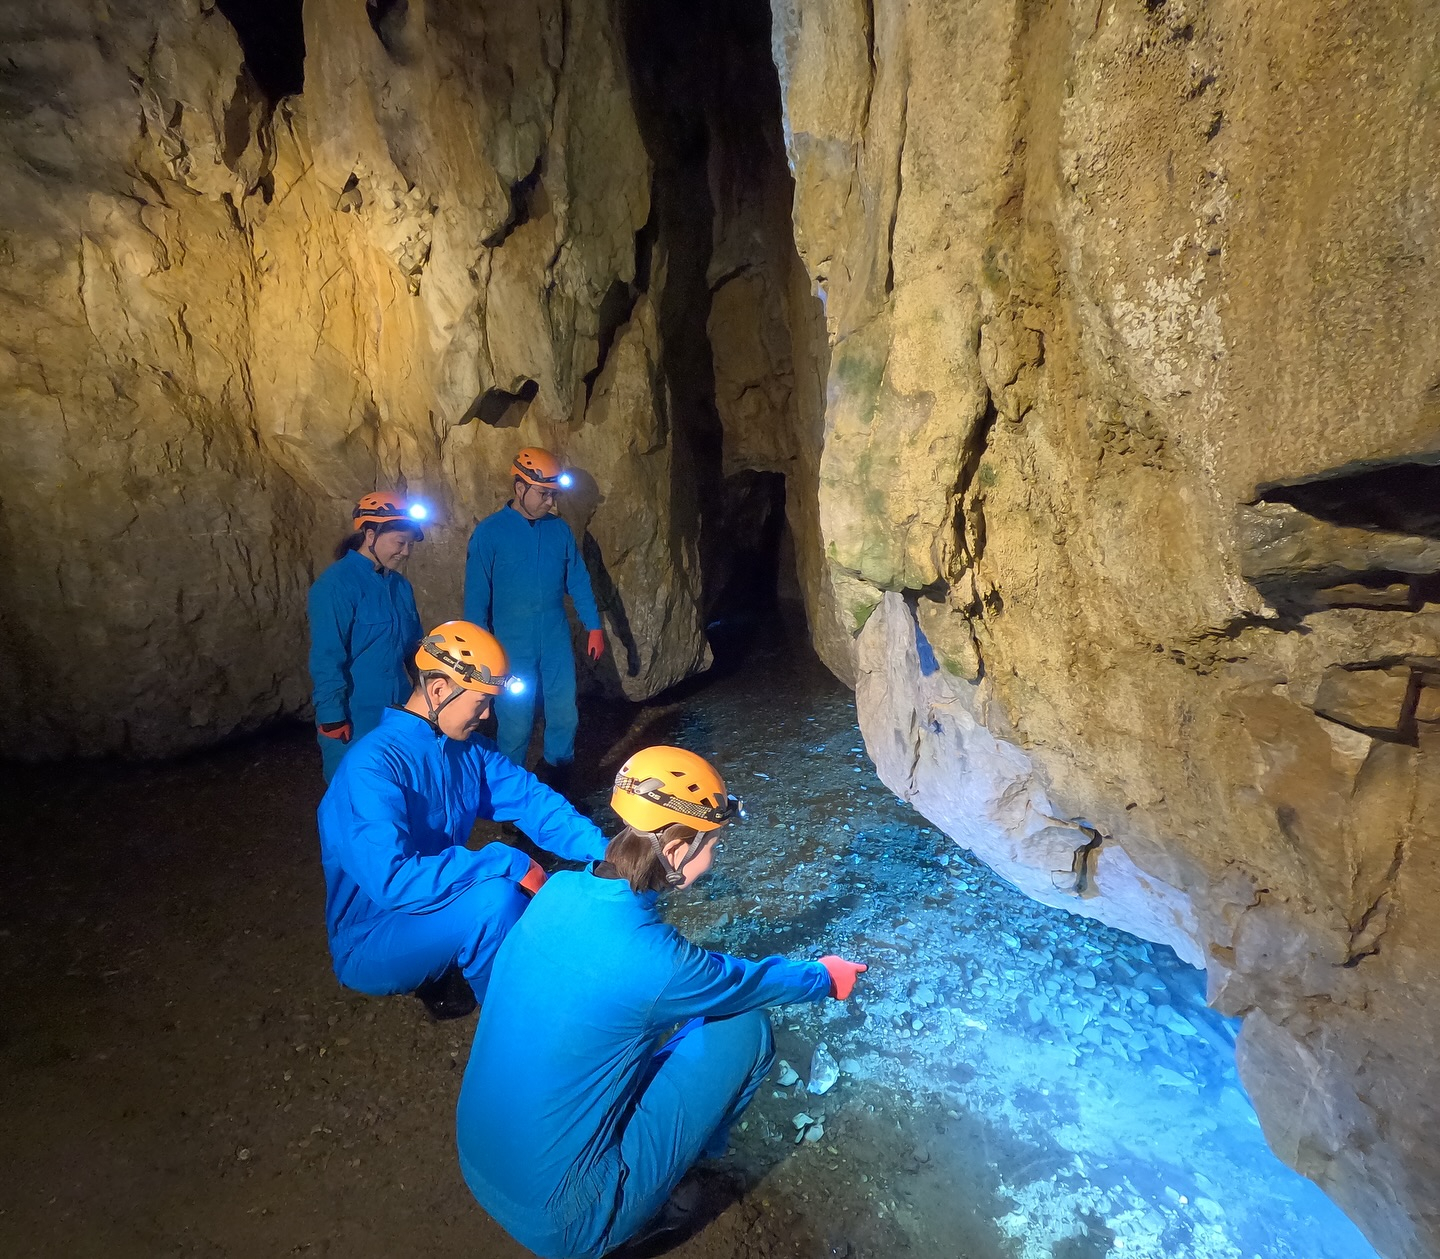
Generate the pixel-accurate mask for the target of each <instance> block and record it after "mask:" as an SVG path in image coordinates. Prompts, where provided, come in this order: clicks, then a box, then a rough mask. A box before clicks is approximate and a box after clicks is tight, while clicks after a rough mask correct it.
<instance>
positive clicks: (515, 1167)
mask: <svg viewBox="0 0 1440 1259" xmlns="http://www.w3.org/2000/svg"><path fill="white" fill-rule="evenodd" d="M611 806H612V807H613V808H614V810H615V812H616V813H617V814H619V816H620V818H621V819H622V820H623V821H624V822H626V823H627V825H626V827H625V829H624V830H622V831H621V832H620V833H619V834H618V835H616V836H615V838H614V839H612V840H611V841H610V844H609V846H608V848H607V849H606V852H605V860H604V861H601V862H599V863H598V864H595V865H593V866H591V867H589V868H588V869H586V870H583V871H572V872H565V873H558V874H555V875H553V876H552V877H551V878H550V880H549V881H548V882H547V883H546V885H545V886H544V888H542V889H541V891H540V892H539V894H537V895H536V897H535V900H534V902H533V903H532V904H531V906H530V908H529V909H528V910H527V911H526V913H525V916H524V917H523V918H522V919H521V920H520V922H519V923H518V924H517V925H516V927H515V929H514V931H512V932H511V933H510V935H509V937H508V938H507V939H506V941H505V943H504V945H503V946H502V947H501V949H500V951H499V953H498V955H497V956H496V959H495V967H494V971H493V973H492V976H491V980H490V990H489V995H488V996H487V998H486V1003H485V1006H484V1008H483V1009H482V1011H481V1013H480V1022H479V1025H478V1026H477V1028H476V1031H475V1042H474V1045H473V1046H472V1048H471V1051H470V1062H469V1066H468V1067H467V1069H466V1071H465V1080H464V1084H463V1086H462V1088H461V1092H460V1102H459V1107H458V1110H457V1139H458V1145H459V1154H460V1168H461V1172H462V1174H463V1175H464V1177H465V1182H466V1184H468V1185H469V1186H470V1190H471V1192H472V1193H473V1194H474V1195H475V1197H476V1199H477V1200H478V1201H479V1203H480V1205H481V1206H483V1207H484V1208H485V1210H486V1211H487V1212H489V1214H490V1215H491V1216H492V1217H493V1218H494V1219H495V1220H496V1221H497V1222H498V1223H499V1224H501V1225H502V1226H503V1227H504V1228H505V1229H507V1230H508V1231H509V1232H510V1234H511V1235H512V1236H513V1237H514V1238H515V1239H516V1240H517V1241H519V1242H520V1243H521V1244H522V1245H524V1246H527V1247H529V1248H530V1249H531V1250H533V1251H534V1252H535V1253H536V1254H538V1255H541V1256H544V1257H545V1259H587V1257H593V1256H600V1255H604V1254H606V1253H607V1252H609V1251H611V1250H613V1249H614V1248H615V1247H617V1246H620V1245H621V1244H622V1243H625V1242H626V1241H627V1239H632V1238H633V1237H634V1235H635V1234H636V1233H637V1231H638V1230H640V1229H641V1227H642V1226H643V1225H645V1224H646V1222H647V1221H649V1220H651V1219H652V1217H654V1216H655V1215H656V1213H657V1212H658V1211H659V1210H660V1208H661V1207H662V1206H664V1204H665V1203H666V1199H667V1197H668V1196H669V1194H670V1192H671V1190H672V1189H674V1188H675V1186H676V1184H677V1183H678V1182H679V1181H680V1179H681V1177H682V1176H684V1174H685V1172H686V1171H687V1170H688V1169H689V1168H690V1166H691V1165H692V1164H693V1163H694V1162H695V1161H696V1160H697V1159H699V1158H702V1157H718V1156H719V1155H721V1154H723V1153H724V1151H725V1148H726V1143H727V1139H728V1136H729V1132H730V1128H731V1126H732V1125H733V1124H734V1123H735V1121H736V1120H737V1119H738V1118H739V1116H740V1114H741V1112H742V1111H743V1110H744V1109H745V1107H746V1106H747V1105H748V1104H749V1102H750V1099H751V1097H753V1096H754V1094H755V1090H756V1089H757V1088H758V1087H759V1086H760V1082H761V1081H762V1080H763V1079H764V1078H765V1075H766V1074H767V1073H768V1072H769V1070H770V1066H771V1063H772V1062H773V1060H774V1053H775V1047H774V1040H773V1038H772V1036H771V1030H770V1020H769V1017H768V1016H767V1015H766V1014H765V1013H764V1010H765V1008H766V1007H768V1006H774V1005H784V1004H787V1003H789V1002H797V1001H815V1000H819V999H820V998H822V997H838V998H841V999H844V998H845V997H848V996H849V995H850V991H851V989H852V987H853V986H854V983H855V975H856V974H857V972H859V971H863V970H864V969H865V967H864V966H861V965H858V964H856V963H852V962H847V961H844V960H843V959H841V958H838V957H826V958H822V959H821V960H820V961H818V962H792V961H787V960H785V959H784V958H779V957H770V958H766V959H765V960H764V961H761V962H750V961H744V960H742V959H740V958H735V957H728V956H726V955H725V954H722V953H711V952H708V951H707V950H705V949H702V948H699V947H698V946H696V945H694V944H692V943H690V941H688V940H687V939H685V937H684V936H682V935H681V934H680V933H679V932H678V931H676V930H675V929H674V928H673V927H670V926H667V925H666V924H665V923H664V922H663V921H662V920H661V918H660V914H659V911H658V910H657V908H656V900H657V897H658V895H659V893H660V892H661V891H663V890H666V889H673V888H686V887H689V886H690V885H691V884H693V883H694V882H695V880H696V879H698V878H699V877H700V876H701V875H702V874H704V873H705V872H706V871H707V870H709V869H710V867H711V865H712V863H713V862H714V861H715V859H716V850H717V848H718V846H719V845H718V843H717V840H718V836H719V832H720V828H721V827H722V826H723V825H724V824H725V823H726V822H727V821H728V820H729V819H730V818H732V817H734V816H735V815H736V813H737V810H738V806H737V802H736V801H734V800H733V799H732V798H731V797H729V796H728V795H727V794H726V790H725V783H724V781H723V780H722V779H721V777H720V775H719V774H718V773H717V772H716V771H715V769H714V768H713V767H712V766H711V765H710V764H709V763H708V762H706V761H705V760H703V759H702V758H701V757H699V756H696V755H695V754H694V753H693V752H688V751H685V750H684V749H682V748H674V747H652V748H647V749H645V750H644V751H642V752H637V753H636V754H635V755H634V756H633V757H631V758H630V760H629V761H627V762H626V763H625V765H624V766H623V767H622V768H621V770H620V773H619V775H618V776H617V777H616V779H615V790H614V794H613V796H612V797H611ZM677 1023H681V1024H683V1026H681V1027H680V1029H679V1031H677V1032H676V1033H675V1034H674V1035H673V1036H671V1037H670V1039H669V1040H667V1041H666V1042H665V1043H664V1044H663V1045H658V1039H659V1037H660V1036H661V1035H662V1034H664V1033H665V1032H667V1031H668V1030H669V1029H671V1028H673V1027H674V1026H675V1025H676V1024H677ZM651 1231H653V1225H652V1227H651V1228H647V1229H646V1230H645V1234H646V1236H648V1235H649V1234H650V1232H651Z"/></svg>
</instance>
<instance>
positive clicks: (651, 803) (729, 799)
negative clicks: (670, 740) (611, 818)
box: [610, 744, 744, 834]
mask: <svg viewBox="0 0 1440 1259" xmlns="http://www.w3.org/2000/svg"><path fill="white" fill-rule="evenodd" d="M610 807H611V808H612V809H614V810H615V812H616V813H618V814H619V815H620V816H621V818H623V819H624V820H625V821H626V822H628V823H629V824H630V825H631V826H633V827H634V828H635V829H636V830H637V831H646V832H649V833H651V834H653V833H655V832H656V831H661V830H664V829H665V827H667V826H674V825H676V824H678V825H681V826H688V827H690V828H691V829H692V830H695V831H698V832H701V833H703V832H705V831H713V830H717V829H718V828H720V827H721V826H723V825H724V824H725V823H726V822H728V821H729V820H730V819H731V818H733V817H743V816H744V807H743V805H742V804H741V802H740V801H739V800H737V799H736V798H735V797H734V796H732V795H729V794H728V793H727V792H726V790H725V780H724V779H723V778H721V777H720V775H719V774H718V773H717V772H716V770H715V767H714V766H713V765H711V764H710V762H709V761H707V760H706V759H705V758H704V757H703V756H696V755H695V753H694V752H687V751H686V750H685V749H684V748H672V747H666V746H664V745H663V744H662V745H657V746H656V747H650V748H645V749H644V750H643V751H640V752H636V753H635V755H634V756H632V757H630V759H629V760H627V761H626V762H625V764H624V765H622V766H621V767H620V772H619V773H618V774H616V775H615V790H614V792H613V794H612V795H611V796H610Z"/></svg>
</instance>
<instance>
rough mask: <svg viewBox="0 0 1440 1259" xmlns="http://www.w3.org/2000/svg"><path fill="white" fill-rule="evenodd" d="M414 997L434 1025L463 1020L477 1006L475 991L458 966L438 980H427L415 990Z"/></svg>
mask: <svg viewBox="0 0 1440 1259" xmlns="http://www.w3.org/2000/svg"><path fill="white" fill-rule="evenodd" d="M415 995H416V996H417V997H419V998H420V1004H421V1005H423V1006H424V1007H425V1010H426V1013H428V1014H429V1015H430V1017H431V1019H432V1020H434V1021H435V1022H436V1023H443V1022H445V1021H446V1020H447V1019H463V1018H464V1017H465V1016H466V1015H467V1014H472V1013H474V1011H475V1007H476V1006H477V1005H478V1004H479V1002H477V1001H476V1000H475V990H474V989H473V988H472V987H470V981H469V980H467V979H466V978H465V976H464V975H462V974H461V973H460V968H459V967H458V966H452V967H451V968H450V969H449V970H447V971H446V972H445V973H444V974H443V975H441V976H440V977H439V978H438V979H427V980H426V981H425V982H424V983H423V984H421V985H420V987H418V988H417V989H415Z"/></svg>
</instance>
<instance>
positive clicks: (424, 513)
mask: <svg viewBox="0 0 1440 1259" xmlns="http://www.w3.org/2000/svg"><path fill="white" fill-rule="evenodd" d="M429 515H430V509H429V508H428V507H426V506H425V504H424V503H411V504H410V519H411V520H424V519H426V518H427V517H428V516H429Z"/></svg>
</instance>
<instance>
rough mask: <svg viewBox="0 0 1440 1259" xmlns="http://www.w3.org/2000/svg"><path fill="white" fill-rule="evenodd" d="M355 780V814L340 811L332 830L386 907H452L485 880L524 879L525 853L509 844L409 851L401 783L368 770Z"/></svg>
mask: <svg viewBox="0 0 1440 1259" xmlns="http://www.w3.org/2000/svg"><path fill="white" fill-rule="evenodd" d="M349 784H350V797H349V800H348V801H346V803H347V804H348V805H349V808H348V810H346V811H347V812H348V813H349V816H348V817H346V816H345V815H344V814H343V813H341V814H339V815H338V816H337V817H336V818H335V823H336V825H335V827H334V830H333V831H332V834H335V832H338V833H339V834H338V836H337V842H336V844H335V849H334V851H335V855H336V857H337V859H338V861H339V864H340V866H341V867H342V868H343V869H344V870H345V872H346V873H347V874H348V875H349V876H350V877H351V878H352V879H354V880H355V882H356V883H357V884H358V885H359V887H360V890H361V891H362V892H364V893H365V895H366V896H368V897H369V898H370V899H371V900H372V901H374V902H375V904H376V905H378V906H379V907H380V908H381V909H388V910H394V911H396V912H398V913H403V914H420V913H424V912H425V911H426V910H433V909H439V908H440V907H442V906H444V905H448V904H449V903H450V902H451V901H452V900H454V899H455V897H456V896H458V895H459V894H460V893H461V892H463V891H464V890H465V889H466V888H468V887H469V886H470V885H471V884H473V883H476V882H478V881H480V880H482V879H489V878H501V877H504V878H518V877H519V875H518V874H517V873H516V872H515V866H516V861H515V858H516V857H517V856H520V854H518V853H516V851H515V850H514V849H513V848H508V847H506V846H505V845H504V844H490V845H488V846H487V847H485V848H482V849H480V851H479V852H472V851H471V850H470V849H468V848H466V847H465V846H464V845H462V844H454V845H452V846H451V847H449V848H446V849H444V850H443V851H441V852H439V853H436V854H435V855H434V856H429V857H426V856H421V855H420V854H419V853H415V852H408V851H407V847H408V845H407V843H406V840H407V838H408V836H409V823H408V811H407V809H406V805H405V793H404V791H403V790H402V789H401V787H400V785H399V784H398V783H396V782H393V781H391V780H390V779H387V778H385V777H384V776H383V775H381V774H376V773H370V772H363V771H361V772H357V773H353V774H351V775H350V779H349ZM528 865H529V863H528V862H526V863H525V866H524V867H522V868H521V870H520V873H522V874H523V873H524V869H527V868H528Z"/></svg>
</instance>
